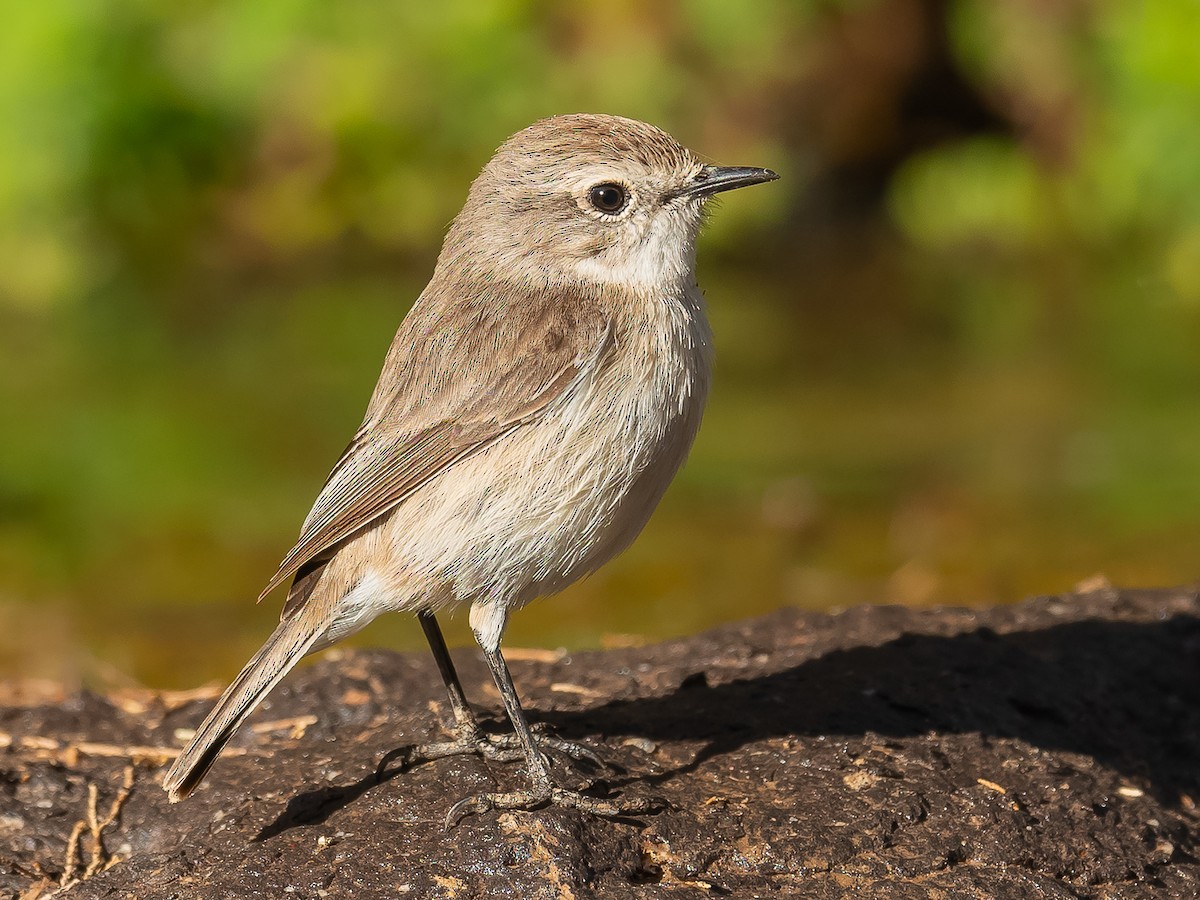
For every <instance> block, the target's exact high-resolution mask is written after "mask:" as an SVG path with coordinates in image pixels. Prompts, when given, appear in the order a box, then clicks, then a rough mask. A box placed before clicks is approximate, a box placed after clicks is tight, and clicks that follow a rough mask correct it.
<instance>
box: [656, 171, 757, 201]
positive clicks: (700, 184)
mask: <svg viewBox="0 0 1200 900" xmlns="http://www.w3.org/2000/svg"><path fill="white" fill-rule="evenodd" d="M778 177H779V176H778V175H776V174H775V173H774V172H772V171H771V170H770V169H758V168H754V167H753V166H705V167H704V168H703V169H701V170H700V171H699V172H697V173H696V175H695V176H694V177H693V178H692V182H691V184H688V185H685V186H684V187H683V188H681V189H680V190H678V191H676V192H675V196H676V197H708V196H711V195H712V194H719V193H720V192H721V191H732V190H733V189H734V188H740V187H747V186H748V185H751V184H762V183H763V182H764V181H774V180H775V179H777V178H778Z"/></svg>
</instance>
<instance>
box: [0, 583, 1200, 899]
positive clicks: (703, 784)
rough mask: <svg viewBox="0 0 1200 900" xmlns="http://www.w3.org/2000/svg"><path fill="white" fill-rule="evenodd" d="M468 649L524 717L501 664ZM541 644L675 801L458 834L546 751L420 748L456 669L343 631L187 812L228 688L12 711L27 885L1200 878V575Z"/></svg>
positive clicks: (4, 883)
mask: <svg viewBox="0 0 1200 900" xmlns="http://www.w3.org/2000/svg"><path fill="white" fill-rule="evenodd" d="M456 656H457V657H458V659H459V662H460V667H461V674H462V675H463V679H464V683H465V685H466V687H467V690H468V693H469V694H471V696H472V697H473V698H475V699H476V701H477V703H478V704H479V705H480V706H483V707H486V708H487V709H488V710H489V711H490V712H491V713H492V714H495V715H498V714H499V703H498V699H497V696H496V694H495V692H494V691H493V690H491V689H490V687H489V685H488V683H487V673H486V670H485V669H484V667H483V666H482V664H481V663H480V661H479V660H478V659H477V657H476V656H475V654H474V653H472V652H471V651H468V650H459V651H456ZM521 657H522V658H521V659H519V660H517V661H514V662H513V670H514V676H515V678H516V682H517V685H518V686H519V688H520V689H521V691H522V693H523V696H524V697H525V698H526V700H527V704H528V707H529V709H530V712H531V716H532V717H533V718H534V719H535V720H536V721H540V722H542V723H544V724H545V726H546V727H548V728H550V729H552V730H553V731H554V732H555V733H557V734H559V735H561V736H563V737H566V738H569V739H572V740H578V741H583V742H586V743H589V744H591V745H592V746H594V747H595V748H596V749H597V750H598V751H599V753H600V755H601V756H602V757H604V758H605V759H606V760H608V761H609V762H610V763H612V764H614V768H612V769H608V770H602V771H592V772H579V773H578V774H571V775H566V776H564V777H565V778H566V779H567V780H568V781H573V782H576V783H578V782H581V781H582V780H583V779H584V778H585V777H586V778H588V779H592V780H594V782H595V784H594V790H596V791H600V792H603V791H612V792H621V793H628V794H638V795H656V796H660V797H662V798H663V799H664V800H665V801H666V804H667V807H666V808H665V809H664V810H663V811H661V812H659V813H657V814H653V815H647V816H643V817H639V818H638V819H637V820H629V821H615V822H614V821H606V820H600V819H595V818H591V817H589V816H587V815H582V814H578V813H575V812H573V811H563V810H557V809H545V810H539V811H535V812H505V813H489V814H485V815H480V816H475V817H472V818H468V819H466V820H464V821H463V822H462V824H460V825H459V826H458V828H457V829H455V830H453V831H450V832H447V831H445V830H444V828H443V826H442V822H443V819H444V818H445V815H446V812H447V810H448V809H449V808H450V806H451V805H452V804H453V803H454V802H455V801H456V800H458V799H459V798H461V797H463V796H464V795H466V794H468V793H471V792H477V791H481V790H492V789H496V788H501V789H503V788H507V787H510V786H517V785H521V784H522V783H523V782H522V772H521V768H520V765H519V764H515V763H514V764H493V765H490V766H489V765H486V764H484V763H483V762H482V761H481V760H478V759H474V758H458V759H451V760H443V761H439V762H435V763H429V764H426V765H420V766H416V767H414V768H411V769H403V768H400V767H398V766H397V765H395V763H394V762H389V759H392V760H394V759H395V757H396V754H395V753H392V751H396V750H397V749H399V748H402V747H404V746H406V745H409V744H412V743H416V742H420V741H424V740H428V739H432V738H436V737H438V736H439V735H440V734H441V730H440V722H441V721H442V720H443V719H444V718H445V717H446V715H447V709H446V707H445V703H444V702H443V698H442V692H441V683H440V681H439V679H438V676H437V672H436V670H435V668H434V665H433V662H432V660H431V659H429V658H428V657H427V656H425V655H421V654H411V655H401V654H395V653H389V652H385V651H369V652H349V653H337V652H336V651H335V652H334V653H333V654H330V655H326V656H325V657H324V658H323V659H322V660H321V661H319V662H317V663H316V664H315V665H313V666H310V667H308V668H306V669H303V670H302V671H300V672H298V673H295V674H294V675H293V676H291V677H290V678H289V679H288V680H287V681H286V682H285V683H284V684H283V685H282V686H281V687H280V688H278V689H277V690H276V691H275V693H274V694H273V695H272V696H271V697H270V699H269V700H268V702H267V703H266V704H264V706H263V708H262V709H260V710H259V711H258V712H257V713H256V714H255V716H254V717H253V718H252V719H251V721H250V723H249V727H246V728H244V729H243V730H242V731H241V732H240V733H239V735H238V736H237V738H235V740H234V742H233V744H232V745H231V747H230V750H229V751H228V752H227V754H226V755H225V756H223V757H222V758H221V760H220V761H219V762H218V763H217V765H216V766H215V767H214V769H213V771H212V773H211V774H210V776H209V779H208V781H207V782H206V783H205V785H204V786H203V787H202V788H201V789H200V790H198V791H197V793H196V794H195V796H193V797H192V798H191V799H189V800H188V801H186V802H184V803H181V804H178V805H175V806H171V805H169V804H168V803H167V800H166V797H165V795H164V794H163V792H162V790H161V788H160V783H159V782H160V780H161V775H162V773H161V764H162V762H163V761H164V760H165V759H167V758H168V756H169V754H170V753H171V752H173V751H174V749H175V748H177V747H178V746H179V738H180V737H181V736H184V735H186V733H187V732H186V730H187V729H189V728H192V727H195V725H196V724H197V722H198V721H199V720H200V718H201V717H202V716H203V714H204V712H205V711H206V709H207V707H208V705H209V704H210V703H211V699H197V698H195V696H194V695H192V696H189V695H183V696H180V695H172V694H150V693H148V692H146V693H142V694H128V695H121V696H117V697H108V698H104V697H97V696H93V695H89V694H81V695H77V696H72V697H68V698H64V699H63V700H62V701H61V702H57V703H48V702H45V700H44V698H43V699H42V700H40V701H34V702H33V703H32V705H30V704H28V703H26V704H21V703H13V704H10V705H7V706H5V707H4V708H2V709H0V731H2V732H3V734H0V744H7V747H6V749H3V750H0V894H6V895H8V896H14V897H18V896H19V897H24V898H32V897H37V896H47V895H49V894H50V893H51V892H52V891H53V890H54V889H55V888H56V887H57V886H58V884H59V882H60V881H61V880H62V879H63V876H64V873H66V875H67V876H68V878H69V880H71V881H74V885H73V886H72V887H71V888H70V890H69V891H68V892H67V894H68V895H69V896H71V897H80V898H89V897H97V898H99V897H104V898H138V900H147V898H181V900H184V898H214V897H239V898H259V897H261V898H280V897H295V898H318V897H354V898H376V897H378V898H385V897H386V898H396V897H414V898H416V897H447V898H451V897H463V898H475V897H492V896H505V897H554V898H559V897H567V898H569V897H575V898H587V897H644V896H659V895H661V896H672V897H701V896H712V895H722V894H728V895H733V896H738V897H767V896H801V897H818V898H820V897H842V896H846V897H887V898H909V897H914V898H915V897H931V898H932V897H946V898H971V897H979V898H997V897H1001V898H1003V897H1034V898H1037V897H1046V898H1053V897H1063V898H1068V897H1072V898H1073V897H1089V898H1091V897H1095V898H1109V897H1122V898H1124V897H1194V896H1200V864H1198V863H1197V858H1198V854H1200V846H1198V845H1200V814H1198V812H1197V809H1196V798H1198V797H1200V599H1198V598H1197V595H1196V593H1195V592H1193V591H1190V590H1170V591H1166V590H1164V591H1126V592H1117V591H1115V590H1112V589H1111V588H1107V587H1105V586H1101V587H1099V588H1098V589H1097V590H1094V591H1092V592H1090V593H1085V594H1072V595H1064V596H1059V597H1045V598H1038V599H1034V600H1030V601H1027V602H1025V603H1022V604H1020V605H1016V606H1012V607H1001V608H995V609H987V610H965V609H933V610H912V609H901V608H891V607H874V608H871V607H863V608H856V609H851V610H849V611H847V612H843V613H840V614H836V615H820V614H814V613H806V612H801V611H798V610H794V609H786V610H781V611H779V612H777V613H775V614H773V615H770V616H766V617H764V618H759V619H754V620H750V621H745V622H738V623H735V624H732V625H729V626H726V627H723V628H719V629H716V630H714V631H711V632H708V633H705V634H702V635H699V636H696V637H691V638H686V639H683V640H678V641H670V642H667V643H663V644H659V645H657V646H648V647H637V648H623V649H614V650H606V651H596V652H583V653H576V654H573V655H571V656H567V657H563V656H560V655H555V654H545V655H538V654H529V655H521ZM10 693H12V692H10ZM13 696H15V694H13ZM389 754H391V757H389ZM381 763H384V764H383V765H381ZM561 763H562V761H561V760H558V761H556V765H558V766H559V771H560V772H561V771H562V769H561ZM377 769H378V770H379V771H378V772H377ZM126 785H128V788H126ZM89 807H90V808H91V809H92V810H93V813H92V815H91V817H90V821H89V815H88V810H89ZM110 819H111V821H106V820H110ZM73 833H74V834H75V838H74V840H73V839H72V834H73ZM97 833H98V834H99V842H100V845H99V846H97V842H96V838H95V837H94V835H95V834H97ZM69 848H73V849H69ZM85 876H86V877H85Z"/></svg>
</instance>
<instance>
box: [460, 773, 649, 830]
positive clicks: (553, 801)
mask: <svg viewBox="0 0 1200 900" xmlns="http://www.w3.org/2000/svg"><path fill="white" fill-rule="evenodd" d="M666 805H667V804H666V801H665V800H662V799H661V798H658V797H634V798H631V799H627V800H624V799H623V800H601V799H600V798H599V797H589V796H587V795H586V794H581V793H579V792H578V791H571V790H567V789H566V788H560V787H556V786H555V785H553V784H550V783H548V782H547V783H545V784H539V785H535V786H534V787H532V788H530V789H529V790H527V791H511V792H509V793H494V794H475V795H474V796H471V797H465V798H463V799H462V800H459V801H458V802H457V803H455V804H454V806H452V807H451V808H450V812H448V813H447V814H446V830H447V831H450V830H451V829H453V828H454V827H455V826H456V825H458V823H459V822H461V821H462V820H463V819H464V818H466V817H467V816H475V815H479V814H480V813H485V812H490V811H491V810H494V809H540V808H542V807H543V806H561V807H564V808H566V809H579V810H582V811H584V812H588V813H591V814H592V815H594V816H602V817H604V818H609V819H612V818H617V817H620V816H633V815H642V814H645V813H650V812H656V811H658V810H660V809H663V808H664V807H665V806H666Z"/></svg>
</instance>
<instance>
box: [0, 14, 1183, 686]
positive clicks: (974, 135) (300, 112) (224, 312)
mask: <svg viewBox="0 0 1200 900" xmlns="http://www.w3.org/2000/svg"><path fill="white" fill-rule="evenodd" d="M1198 38H1200V20H1198V16H1197V8H1196V5H1195V3H1194V0H1159V2H1157V3H1154V4H1141V3H1124V2H1120V0H1090V2H1089V0H1014V2H1010V3H1003V4H997V3H987V2H983V0H959V2H955V3H944V2H941V0H843V2H832V0H822V2H818V0H807V2H805V0H790V2H789V0H744V2H742V3H738V4H731V3H728V2H717V0H677V2H672V3H665V4H635V3H632V2H614V3H607V4H554V3H549V2H532V0H526V2H522V0H446V2H442V3H439V4H435V5H432V6H429V7H424V6H422V5H420V4H370V3H364V2H354V0H351V2H346V3H340V4H329V3H323V2H317V0H261V2H256V3H252V4H237V3H233V2H229V0H207V2H205V0H187V2H182V3H165V2H161V0H133V2H129V3H124V4H105V3H96V2H86V0H84V2H80V0H71V2H68V0H46V2H43V3H39V4H25V5H16V6H12V7H11V8H10V9H7V10H6V17H5V28H4V29H3V30H0V120H2V121H4V122H5V123H6V127H5V128H4V129H0V411H2V412H3V422H4V431H3V439H2V440H0V674H15V673H19V672H20V673H25V674H45V675H50V676H53V677H58V678H63V677H66V678H75V677H82V678H84V679H90V680H96V679H100V680H103V679H105V678H109V677H115V676H113V675H112V672H123V673H129V674H132V675H133V676H134V677H137V678H139V679H146V680H150V681H152V682H154V683H159V684H173V685H184V684H189V683H191V682H193V681H194V680H196V679H198V678H204V677H216V676H222V677H223V676H226V675H228V674H229V671H230V669H231V668H232V667H234V666H236V665H237V664H238V663H239V662H240V661H241V660H242V659H243V658H244V657H245V656H246V655H247V654H248V652H249V651H250V649H251V648H252V646H253V645H255V644H256V643H257V641H258V640H259V639H260V638H261V636H262V635H263V634H264V633H265V631H266V628H267V623H268V622H269V621H270V620H271V619H272V618H273V617H274V615H275V611H276V607H274V605H273V604H272V603H270V602H268V603H265V604H262V605H261V606H259V607H255V606H254V605H253V604H251V603H250V602H249V600H248V599H247V598H249V597H252V596H254V595H255V594H257V592H258V589H259V586H260V585H261V583H262V582H263V581H264V580H265V578H266V577H267V576H268V575H269V573H270V571H271V570H272V569H273V566H274V564H275V562H277V560H278V558H279V557H280V556H281V554H282V553H283V551H284V550H286V548H287V546H288V544H289V540H290V538H291V537H292V536H294V534H295V531H296V530H297V528H298V525H299V522H300V521H301V519H302V518H303V515H304V513H305V511H306V510H307V508H308V505H309V504H310V503H311V501H312V499H313V497H314V496H315V493H316V491H317V489H318V487H319V485H320V483H321V480H322V479H323V477H324V475H325V473H326V471H327V469H328V466H329V464H330V463H331V462H332V460H333V459H334V458H336V456H337V454H338V452H339V451H340V450H341V448H342V446H343V445H344V442H345V439H346V436H347V435H348V434H349V433H351V431H352V430H353V428H354V427H355V425H356V424H357V421H358V418H359V415H360V414H361V410H362V407H363V405H364V404H365V401H366V397H367V395H368V393H369V390H370V387H371V385H372V384H373V381H374V378H375V376H376V374H377V371H378V366H379V363H380V361H381V359H382V355H383V351H384V349H385V348H386V345H387V343H388V341H389V340H390V337H391V334H392V332H393V331H394V329H395V327H396V324H397V323H398V322H399V320H400V318H401V317H402V315H403V313H404V311H405V309H406V308H407V306H408V304H409V303H410V302H411V301H412V299H413V298H414V297H415V296H416V295H417V293H419V291H420V288H421V286H422V284H423V283H424V281H425V280H426V278H427V277H428V273H429V271H430V269H431V267H432V262H433V259H434V257H435V255H436V252H437V249H438V245H439V243H440V239H441V235H442V233H443V232H444V229H445V226H446V224H447V223H448V222H449V221H450V219H451V218H452V217H453V215H454V214H455V212H456V211H457V209H458V207H459V206H460V205H461V203H462V200H463V198H464V196H465V192H466V186H467V184H468V182H469V180H470V179H471V177H473V175H474V173H475V172H476V171H477V170H478V168H479V166H480V165H482V163H483V162H484V161H485V160H486V158H487V156H488V155H489V153H490V150H491V148H493V147H494V146H495V145H497V144H498V143H499V142H500V141H501V140H502V139H503V138H504V137H505V136H507V135H508V134H510V133H512V132H513V131H515V130H517V129H519V128H520V127H522V126H524V125H525V124H527V123H528V122H530V121H532V120H533V119H536V118H538V117H540V116H543V115H548V114H552V113H556V112H568V111H579V110H597V111H610V112H616V113H621V114H625V115H631V116H635V117H638V118H644V119H647V120H649V121H653V122H655V123H657V124H660V125H662V126H663V127H665V128H667V129H668V130H670V131H672V132H673V133H674V134H676V135H677V136H678V137H679V138H680V139H681V140H683V141H684V142H685V143H687V144H688V145H690V146H692V147H693V148H695V149H696V150H698V151H700V152H701V153H703V154H705V155H707V156H710V157H711V158H713V159H717V160H721V161H725V162H731V163H738V164H754V165H770V166H772V167H774V168H776V169H778V170H779V171H780V172H781V173H783V175H784V180H783V181H781V182H779V183H778V184H775V185H771V186H769V187H764V188H759V189H755V190H753V191H747V192H745V193H744V194H743V193H739V194H734V195H730V196H729V198H728V199H726V200H724V201H723V203H722V208H721V209H720V210H719V212H718V214H717V215H715V216H713V219H712V224H711V227H710V229H709V230H708V232H707V233H706V235H705V237H704V240H703V246H702V248H701V282H702V284H703V285H704V286H705V287H706V289H707V291H708V293H709V295H710V297H711V299H712V303H711V306H712V313H713V318H714V326H715V329H716V332H717V343H718V351H719V367H718V381H717V387H716V393H715V396H714V397H713V401H712V407H711V412H710V415H709V417H708V420H707V423H706V427H705V429H704V431H703V433H702V436H701V439H700V442H699V444H698V446H697V448H696V451H695V453H694V455H693V460H692V462H691V464H689V466H688V468H687V469H686V470H685V472H684V473H683V475H682V476H681V478H680V483H679V485H678V486H677V487H676V488H675V489H674V490H673V491H672V492H671V494H670V495H669V497H668V499H667V501H666V502H665V503H664V508H663V509H662V511H661V512H660V514H659V516H658V517H657V518H656V519H655V521H654V523H652V525H651V527H650V529H649V530H648V532H647V534H646V535H645V537H644V538H643V540H641V541H640V542H639V543H638V544H637V545H636V546H635V547H634V548H633V549H632V550H631V551H630V552H629V553H628V554H627V555H626V556H625V557H623V558H622V559H621V560H619V561H617V562H616V563H614V564H613V565H611V566H610V567H608V568H607V569H605V570H604V571H603V572H602V573H600V574H599V575H597V576H596V577H594V578H593V579H591V580H590V581H588V582H586V583H585V584H583V585H581V586H579V587H577V588H574V589H572V591H570V592H568V594H567V595H566V596H564V597H563V598H561V599H559V600H556V601H555V602H554V603H547V604H545V605H544V606H542V607H540V608H538V609H537V610H536V611H531V612H529V613H527V614H525V615H524V616H521V617H518V618H517V621H516V623H515V624H514V628H513V639H514V640H515V641H522V640H527V641H536V642H539V643H546V642H554V641H563V642H570V643H573V644H578V643H596V642H598V641H600V640H601V633H602V632H614V633H615V632H632V633H637V634H640V635H646V636H651V637H653V636H659V635H665V634H673V633H680V632H684V631H689V630H693V629H696V628H700V627H703V626H705V625H707V624H711V623H713V622H715V621H719V620H721V619H724V618H731V617H734V616H737V615H743V614H748V613H750V612H754V611H759V610H765V609H770V608H772V607H774V606H777V605H779V604H781V603H800V604H804V605H808V606H813V607H829V606H834V605H839V604H847V603H853V602H862V601H881V600H894V601H898V602H906V603H931V602H974V603H982V602H1002V601H1007V600H1015V599H1017V598H1018V597H1019V596H1020V595H1021V594H1023V593H1027V592H1035V591H1053V590H1061V589H1065V588H1067V587H1069V586H1070V585H1071V584H1072V583H1073V582H1074V581H1075V580H1077V579H1079V578H1082V577H1085V576H1088V575H1090V574H1092V573H1094V572H1096V571H1100V570H1103V571H1105V572H1107V573H1109V575H1110V576H1111V577H1113V578H1114V579H1121V580H1125V581H1130V582H1143V583H1145V582H1179V581H1185V580H1190V579H1193V578H1195V576H1196V571H1197V566H1196V564H1195V562H1194V559H1195V546H1196V539H1197V537H1198V532H1200V529H1198V528H1197V526H1198V525H1200V453H1198V452H1197V448H1200V417H1198V416H1197V415H1196V414H1195V411H1194V405H1195V403H1196V398H1197V397H1198V396H1200V361H1198V359H1197V353H1196V347H1197V339H1198V338H1200V166H1197V165H1196V163H1195V160H1194V156H1195V152H1194V149H1193V148H1195V147H1197V146H1200V116H1197V115H1196V110H1197V109H1200V58H1198V57H1197V54H1196V52H1195V47H1196V45H1197V39H1198ZM392 618H395V619H396V620H397V621H396V622H389V623H381V625H380V626H379V627H378V628H376V629H375V630H373V631H372V632H370V633H369V635H368V639H370V640H381V639H386V640H392V641H394V642H397V643H399V644H413V645H415V644H416V643H419V640H420V639H419V637H418V636H417V635H416V632H415V631H413V630H412V629H411V627H410V626H409V625H408V624H407V623H405V622H403V621H401V618H402V617H392ZM458 636H459V637H460V638H461V637H462V632H461V631H459V632H458ZM613 639H614V640H624V638H621V637H619V636H618V637H615V638H613ZM100 659H103V660H106V663H104V664H101V663H99V662H98V661H97V660H100Z"/></svg>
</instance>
